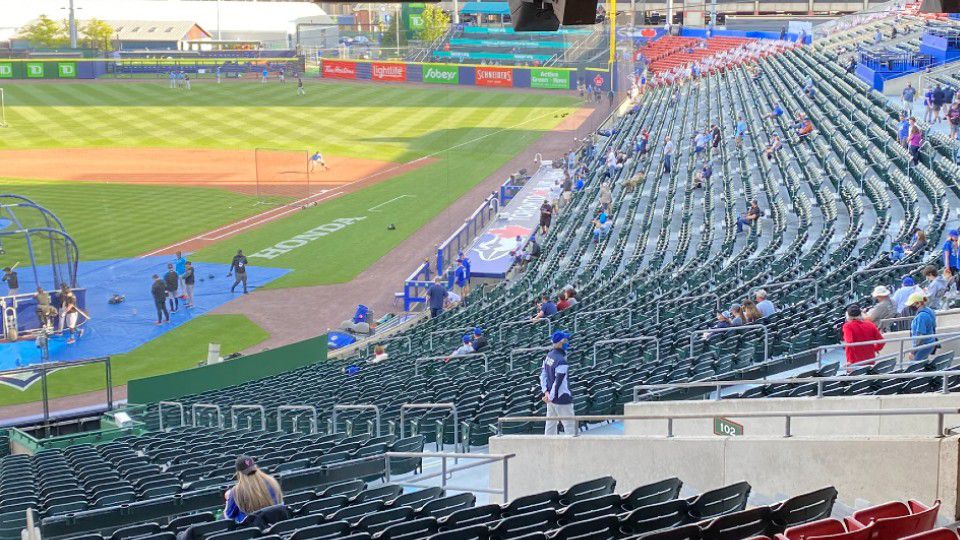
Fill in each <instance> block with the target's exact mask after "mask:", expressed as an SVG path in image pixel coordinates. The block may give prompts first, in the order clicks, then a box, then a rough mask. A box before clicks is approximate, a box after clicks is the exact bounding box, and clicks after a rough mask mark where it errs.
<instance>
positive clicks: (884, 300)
mask: <svg viewBox="0 0 960 540" xmlns="http://www.w3.org/2000/svg"><path fill="white" fill-rule="evenodd" d="M870 296H872V297H873V299H874V301H875V302H876V304H874V306H873V307H872V308H870V311H868V312H867V319H869V320H870V322H872V323H873V324H874V325H875V326H876V327H877V328H880V329H883V330H887V329H888V327H889V326H890V323H885V322H884V321H885V320H887V319H893V318H895V317H897V316H898V315H899V312H898V311H897V306H896V305H894V303H893V301H891V300H890V289H888V288H886V287H884V286H883V285H877V286H876V287H874V288H873V292H872V293H870Z"/></svg>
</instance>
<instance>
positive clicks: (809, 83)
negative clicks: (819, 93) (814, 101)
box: [803, 78, 816, 98]
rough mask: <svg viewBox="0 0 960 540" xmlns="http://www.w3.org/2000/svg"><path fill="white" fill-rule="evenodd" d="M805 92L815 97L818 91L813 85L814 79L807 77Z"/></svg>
mask: <svg viewBox="0 0 960 540" xmlns="http://www.w3.org/2000/svg"><path fill="white" fill-rule="evenodd" d="M803 93H804V94H806V96H807V97H808V98H813V96H814V94H815V93H816V89H815V87H814V86H813V79H810V78H808V79H807V82H806V84H804V85H803Z"/></svg>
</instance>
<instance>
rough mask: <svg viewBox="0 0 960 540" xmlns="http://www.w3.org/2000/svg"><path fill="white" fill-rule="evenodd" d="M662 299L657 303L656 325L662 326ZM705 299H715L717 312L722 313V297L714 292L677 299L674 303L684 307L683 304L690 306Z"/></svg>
mask: <svg viewBox="0 0 960 540" xmlns="http://www.w3.org/2000/svg"><path fill="white" fill-rule="evenodd" d="M661 298H662V297H661ZM661 298H658V299H657V303H656V313H657V317H656V323H657V324H660V312H661V311H662V304H663V300H662V299H661ZM703 298H715V299H716V305H717V311H720V295H719V294H717V293H713V292H709V293H704V294H699V295H697V296H690V297H687V298H676V299H675V300H674V302H675V303H676V304H679V305H683V304H689V303H690V302H692V301H694V300H701V299H703Z"/></svg>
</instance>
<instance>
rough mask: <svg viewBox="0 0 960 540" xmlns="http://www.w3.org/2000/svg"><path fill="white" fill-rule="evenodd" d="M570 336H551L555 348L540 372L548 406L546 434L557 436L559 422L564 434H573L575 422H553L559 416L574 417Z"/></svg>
mask: <svg viewBox="0 0 960 540" xmlns="http://www.w3.org/2000/svg"><path fill="white" fill-rule="evenodd" d="M569 340H570V334H568V333H566V332H563V331H557V332H554V333H553V335H552V336H550V342H551V343H552V344H553V348H552V349H551V350H550V352H548V353H547V357H546V358H545V359H544V360H543V368H542V369H541V370H540V391H541V392H543V401H544V403H546V404H547V421H546V423H545V427H544V434H546V435H556V434H557V424H558V422H562V423H563V432H564V433H566V434H568V435H572V434H573V429H574V427H573V422H571V421H568V420H559V421H558V420H551V418H556V417H558V416H560V417H564V416H573V415H574V410H573V394H572V393H571V392H570V381H569V380H568V379H567V344H568V343H569Z"/></svg>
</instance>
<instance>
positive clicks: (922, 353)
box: [907, 290, 937, 362]
mask: <svg viewBox="0 0 960 540" xmlns="http://www.w3.org/2000/svg"><path fill="white" fill-rule="evenodd" d="M907 307H911V308H914V309H916V310H917V314H916V315H915V316H914V317H913V321H911V323H910V336H912V337H913V346H914V347H920V346H921V345H926V344H928V343H933V342H934V341H936V340H937V338H935V337H929V336H933V335H934V334H936V333H937V315H936V314H935V313H934V312H933V310H932V309H930V308H929V307H927V295H926V294H925V293H924V292H923V291H922V290H921V291H919V292H915V293H913V294H911V295H910V298H908V299H907ZM924 336H928V337H924ZM932 352H933V346H932V345H931V346H929V347H923V348H920V349H917V350H915V351H912V352H911V353H910V359H911V360H913V361H915V362H921V361H923V360H926V359H927V357H928V356H930V353H932Z"/></svg>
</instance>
